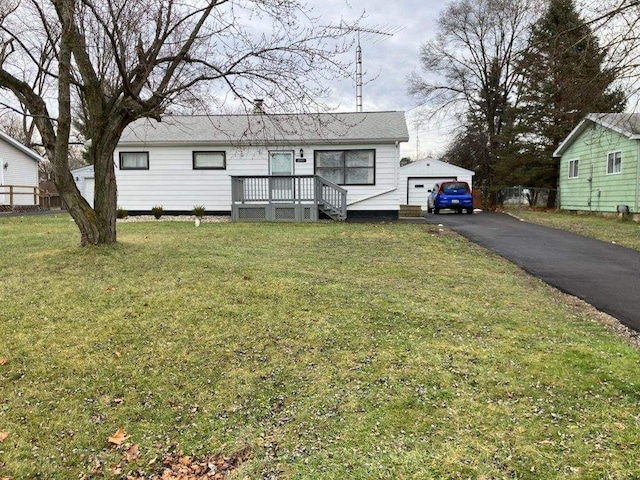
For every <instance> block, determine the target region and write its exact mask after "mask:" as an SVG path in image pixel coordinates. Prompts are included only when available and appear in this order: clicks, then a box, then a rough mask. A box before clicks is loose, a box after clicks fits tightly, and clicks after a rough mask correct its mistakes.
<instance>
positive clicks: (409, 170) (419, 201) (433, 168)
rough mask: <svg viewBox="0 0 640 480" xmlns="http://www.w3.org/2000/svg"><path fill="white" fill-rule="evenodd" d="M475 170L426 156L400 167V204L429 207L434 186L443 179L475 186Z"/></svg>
mask: <svg viewBox="0 0 640 480" xmlns="http://www.w3.org/2000/svg"><path fill="white" fill-rule="evenodd" d="M473 175H474V172H472V171H471V170H467V169H466V168H462V167H458V166H456V165H452V164H450V163H447V162H442V161H440V160H435V159H433V158H424V159H422V160H418V161H416V162H412V163H410V164H408V165H405V166H404V167H400V168H399V169H398V192H399V194H400V205H420V206H421V207H423V208H424V210H426V209H427V198H428V197H429V194H430V193H431V191H432V190H433V186H434V185H435V184H436V183H439V182H441V181H443V180H462V181H465V182H467V183H468V184H469V185H470V186H471V187H472V188H473V183H472V182H473Z"/></svg>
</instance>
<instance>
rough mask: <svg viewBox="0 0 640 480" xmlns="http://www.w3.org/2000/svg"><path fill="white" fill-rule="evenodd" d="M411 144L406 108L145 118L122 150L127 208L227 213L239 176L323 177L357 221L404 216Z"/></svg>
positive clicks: (122, 197) (121, 202)
mask: <svg viewBox="0 0 640 480" xmlns="http://www.w3.org/2000/svg"><path fill="white" fill-rule="evenodd" d="M408 140H409V134H408V130H407V124H406V120H405V116H404V112H368V113H367V112H365V113H363V112H359V113H327V114H324V113H322V114H291V115H288V114H284V115H268V114H260V113H258V114H250V115H221V116H180V115H168V116H164V117H162V121H161V122H158V121H156V120H152V119H141V120H138V121H136V122H134V123H132V124H131V125H130V126H129V127H128V128H127V129H126V130H125V131H124V133H123V135H122V137H121V139H120V142H119V143H118V145H117V148H116V151H115V158H114V160H115V166H116V179H117V184H118V206H121V207H123V208H125V209H127V210H128V211H129V212H131V213H137V212H140V213H142V212H149V211H150V210H151V208H152V207H153V206H154V205H161V206H162V207H163V208H164V210H165V212H167V213H183V212H191V210H192V209H193V207H194V206H195V205H204V206H205V207H206V209H207V211H209V212H215V213H227V214H228V213H229V212H230V211H231V207H232V177H239V176H245V177H249V176H271V177H274V176H290V175H295V176H306V175H317V176H320V177H322V178H324V179H326V180H328V181H329V182H332V183H334V184H336V185H339V186H340V187H341V188H343V189H345V190H346V192H347V193H346V211H347V215H348V216H350V217H352V216H382V217H385V216H387V217H396V218H397V216H398V210H399V208H400V196H399V194H398V170H399V162H400V142H407V141H408ZM243 181H244V179H243ZM85 182H86V180H85ZM247 182H248V180H247ZM245 185H246V184H245ZM287 185H289V186H287V187H286V188H291V189H293V187H291V185H293V183H290V184H287ZM305 188H306V187H305ZM309 188H310V189H311V190H312V189H313V187H309ZM81 190H82V189H81ZM245 190H246V187H245ZM85 191H86V190H85ZM245 193H246V191H245ZM243 198H244V197H243Z"/></svg>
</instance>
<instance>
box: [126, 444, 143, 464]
mask: <svg viewBox="0 0 640 480" xmlns="http://www.w3.org/2000/svg"><path fill="white" fill-rule="evenodd" d="M139 456H140V450H139V449H138V445H131V446H130V447H129V448H128V449H127V450H126V451H125V452H124V458H125V460H126V461H127V462H133V461H134V460H137V459H138V457H139Z"/></svg>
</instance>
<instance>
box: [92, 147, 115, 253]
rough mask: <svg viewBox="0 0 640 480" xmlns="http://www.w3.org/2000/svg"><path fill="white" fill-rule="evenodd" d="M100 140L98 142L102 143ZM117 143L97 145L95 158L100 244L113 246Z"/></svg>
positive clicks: (96, 204) (95, 202)
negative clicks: (115, 151)
mask: <svg viewBox="0 0 640 480" xmlns="http://www.w3.org/2000/svg"><path fill="white" fill-rule="evenodd" d="M101 140H102V139H99V140H98V141H101ZM114 150H115V143H112V144H111V145H97V146H96V150H93V149H92V151H95V152H96V156H95V157H94V165H93V168H94V172H95V181H96V188H95V197H94V204H93V208H94V209H95V213H96V227H97V229H98V236H99V242H100V243H101V244H111V243H115V242H116V218H117V215H116V213H117V212H116V210H117V208H118V207H117V201H118V200H117V196H118V189H117V186H116V175H115V169H114V166H113V151H114Z"/></svg>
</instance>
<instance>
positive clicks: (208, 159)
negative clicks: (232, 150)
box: [193, 151, 227, 170]
mask: <svg viewBox="0 0 640 480" xmlns="http://www.w3.org/2000/svg"><path fill="white" fill-rule="evenodd" d="M225 168H227V157H226V153H225V152H205V151H202V152H193V169H194V170H224V169H225Z"/></svg>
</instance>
